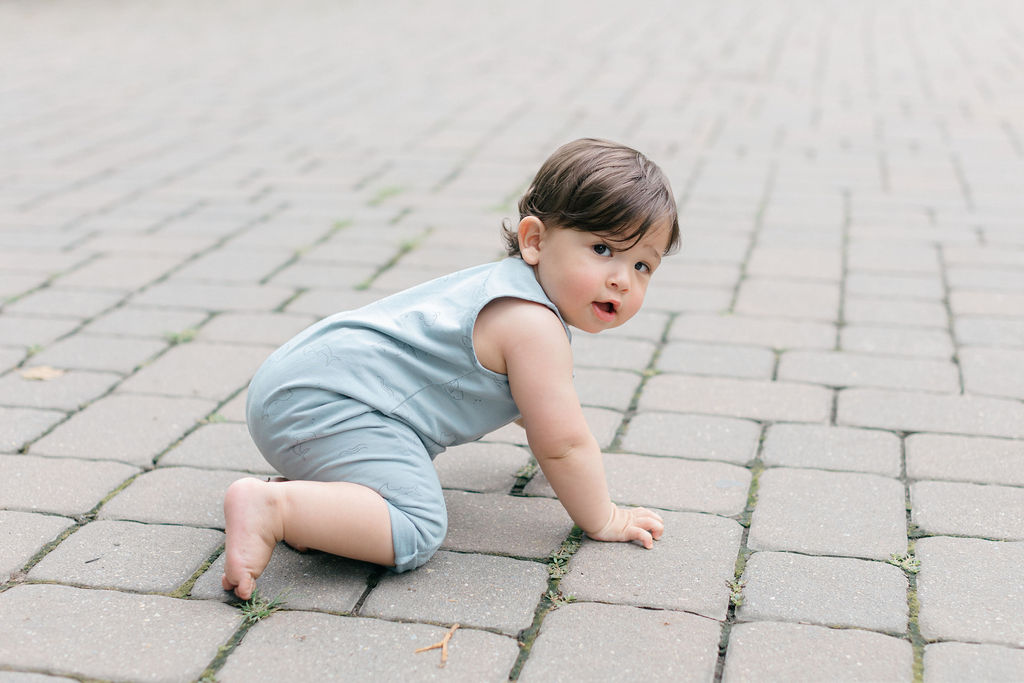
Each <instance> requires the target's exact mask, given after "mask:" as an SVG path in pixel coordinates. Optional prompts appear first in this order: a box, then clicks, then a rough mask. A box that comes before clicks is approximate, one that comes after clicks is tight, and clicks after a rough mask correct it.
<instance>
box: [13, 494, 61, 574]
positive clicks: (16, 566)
mask: <svg viewBox="0 0 1024 683" xmlns="http://www.w3.org/2000/svg"><path fill="white" fill-rule="evenodd" d="M73 524H74V520H71V519H68V518H67V517H58V516H56V515H40V514H35V513H32V512H17V511H14V510H0V579H3V580H5V581H6V580H7V577H8V576H10V575H11V574H12V573H13V572H16V571H18V570H20V569H21V568H22V567H23V566H25V563H26V562H28V561H29V560H31V559H32V557H33V556H34V555H35V554H36V553H37V552H39V550H41V549H42V548H43V546H45V545H46V544H47V543H52V542H53V541H55V540H56V539H57V538H58V537H59V536H60V535H61V534H62V533H63V532H64V531H65V530H66V529H68V528H70V527H71V526H72V525H73Z"/></svg>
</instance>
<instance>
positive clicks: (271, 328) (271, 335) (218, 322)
mask: <svg viewBox="0 0 1024 683" xmlns="http://www.w3.org/2000/svg"><path fill="white" fill-rule="evenodd" d="M314 322H316V318H315V317H314V316H311V315H302V314H298V313H221V314H220V315H218V316H216V317H214V318H213V319H212V320H211V321H210V322H208V323H207V324H206V325H204V326H203V328H202V329H201V330H200V331H199V335H198V336H197V339H199V340H201V341H211V342H234V343H237V344H267V345H269V346H274V347H277V346H280V345H282V344H284V343H285V342H286V341H288V340H289V339H291V338H292V337H293V336H295V335H296V334H298V333H299V332H301V331H302V330H304V329H306V328H307V327H309V326H310V325H311V324H313V323H314Z"/></svg>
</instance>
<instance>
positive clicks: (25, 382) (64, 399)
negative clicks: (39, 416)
mask: <svg viewBox="0 0 1024 683" xmlns="http://www.w3.org/2000/svg"><path fill="white" fill-rule="evenodd" d="M40 365H41V364H40V363H37V362H36V359H34V358H33V360H32V364H31V366H28V367H30V368H35V367H39V366H40ZM120 381H121V376H120V375H115V374H113V373H110V372H90V371H87V370H72V371H69V372H66V373H64V374H62V375H60V376H57V377H54V378H53V379H47V380H29V379H25V378H24V377H22V375H21V373H20V372H11V373H8V374H7V375H4V376H3V377H0V402H2V403H5V404H7V405H10V406H23V407H26V408H39V409H43V410H47V409H52V410H64V411H74V410H78V408H80V407H81V406H83V405H85V404H86V403H88V402H89V401H92V400H93V399H95V398H97V397H99V396H102V395H103V394H105V393H107V392H108V391H109V390H110V389H111V388H112V387H113V386H114V385H115V384H117V383H118V382H120Z"/></svg>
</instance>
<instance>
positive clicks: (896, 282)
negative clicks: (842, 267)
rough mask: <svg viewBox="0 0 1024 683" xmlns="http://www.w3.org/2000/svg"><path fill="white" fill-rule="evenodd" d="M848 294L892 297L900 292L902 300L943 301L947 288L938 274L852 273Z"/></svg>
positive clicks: (847, 280) (848, 280) (847, 287)
mask: <svg viewBox="0 0 1024 683" xmlns="http://www.w3.org/2000/svg"><path fill="white" fill-rule="evenodd" d="M845 286H846V292H847V293H849V294H851V295H855V296H877V297H886V296H890V295H891V294H892V293H893V292H899V296H900V298H901V299H918V300H922V301H941V300H942V298H943V297H944V296H945V288H944V287H943V284H942V280H941V279H940V278H939V275H938V273H935V274H933V275H923V274H922V275H918V274H913V275H890V274H881V273H860V272H856V271H851V272H849V273H848V274H847V276H846V283H845Z"/></svg>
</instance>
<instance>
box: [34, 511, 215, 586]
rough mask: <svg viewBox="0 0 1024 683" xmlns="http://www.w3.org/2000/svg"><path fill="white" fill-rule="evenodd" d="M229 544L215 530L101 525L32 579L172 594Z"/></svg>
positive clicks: (73, 540)
mask: <svg viewBox="0 0 1024 683" xmlns="http://www.w3.org/2000/svg"><path fill="white" fill-rule="evenodd" d="M223 542H224V534H222V533H221V532H219V531H214V530H212V529H192V528H189V527H182V526H167V525H158V524H137V523H135V522H113V521H103V520H100V521H95V522H91V523H89V524H86V525H85V526H83V527H81V528H79V529H77V530H76V531H75V533H73V534H71V535H70V536H69V537H68V538H66V539H65V540H64V541H62V542H61V544H60V545H59V546H58V547H57V548H55V549H54V550H53V551H52V552H50V553H49V554H48V555H47V556H46V557H44V558H43V559H42V560H41V561H40V562H39V564H37V565H36V566H35V567H33V568H32V570H31V571H30V572H29V574H28V578H29V579H30V580H34V581H53V582H57V583H69V584H74V585H76V586H89V587H94V588H120V589H127V590H136V591H143V592H154V593H170V592H172V591H174V590H175V589H176V588H177V587H178V586H180V585H181V584H182V583H184V582H185V581H186V580H188V579H189V578H190V577H191V576H192V574H194V573H195V571H196V570H197V569H199V567H200V566H201V565H202V564H203V562H205V561H206V560H207V559H208V558H209V557H210V555H212V554H213V552H214V551H215V550H216V549H217V548H218V547H219V546H220V545H221V544H223Z"/></svg>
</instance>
